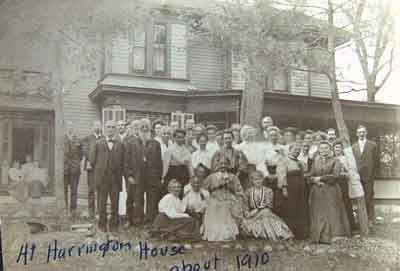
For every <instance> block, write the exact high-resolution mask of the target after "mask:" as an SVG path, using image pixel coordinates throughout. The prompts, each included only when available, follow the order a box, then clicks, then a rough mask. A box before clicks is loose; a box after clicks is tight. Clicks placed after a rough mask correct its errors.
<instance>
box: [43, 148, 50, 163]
mask: <svg viewBox="0 0 400 271" xmlns="http://www.w3.org/2000/svg"><path fill="white" fill-rule="evenodd" d="M48 157H49V145H48V144H43V146H42V167H47V162H48V159H47V158H48Z"/></svg>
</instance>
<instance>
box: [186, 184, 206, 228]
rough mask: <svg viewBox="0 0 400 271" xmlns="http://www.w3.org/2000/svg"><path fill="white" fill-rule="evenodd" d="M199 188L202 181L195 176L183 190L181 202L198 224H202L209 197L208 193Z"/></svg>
mask: <svg viewBox="0 0 400 271" xmlns="http://www.w3.org/2000/svg"><path fill="white" fill-rule="evenodd" d="M201 186H202V181H201V180H200V179H199V178H197V176H195V177H193V178H192V179H190V183H189V184H188V185H186V186H185V188H184V189H183V191H184V192H183V202H184V204H185V205H186V207H187V212H188V213H189V214H190V215H191V216H192V217H193V218H195V219H196V220H197V221H198V222H199V223H200V224H202V223H203V215H204V213H205V211H206V207H207V201H208V199H209V197H210V193H209V192H208V191H207V190H206V189H204V188H202V187H201Z"/></svg>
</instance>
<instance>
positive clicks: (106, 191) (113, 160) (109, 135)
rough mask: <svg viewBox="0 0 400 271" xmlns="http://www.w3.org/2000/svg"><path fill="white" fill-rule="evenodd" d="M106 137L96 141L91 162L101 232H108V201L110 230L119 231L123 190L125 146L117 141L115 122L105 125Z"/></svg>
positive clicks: (108, 122) (90, 157)
mask: <svg viewBox="0 0 400 271" xmlns="http://www.w3.org/2000/svg"><path fill="white" fill-rule="evenodd" d="M104 128H105V137H103V138H101V139H99V140H97V141H96V143H95V145H94V148H93V150H92V151H91V153H90V156H89V160H90V163H91V165H92V167H93V168H94V179H95V183H96V188H97V202H98V205H99V206H98V212H99V224H98V226H99V230H100V231H103V232H105V231H107V213H106V209H107V208H106V207H107V199H108V197H110V201H111V221H110V223H109V224H110V230H111V231H117V230H118V200H119V192H120V191H121V190H122V171H123V154H124V146H123V144H122V143H121V141H120V140H118V139H115V134H116V132H115V129H116V125H115V122H113V121H107V122H106V124H105V127H104Z"/></svg>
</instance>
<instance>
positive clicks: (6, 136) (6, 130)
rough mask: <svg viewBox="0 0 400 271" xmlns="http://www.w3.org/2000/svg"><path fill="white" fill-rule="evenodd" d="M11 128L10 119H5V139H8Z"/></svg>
mask: <svg viewBox="0 0 400 271" xmlns="http://www.w3.org/2000/svg"><path fill="white" fill-rule="evenodd" d="M9 129H10V124H9V123H8V121H5V122H4V123H3V140H8V134H9Z"/></svg>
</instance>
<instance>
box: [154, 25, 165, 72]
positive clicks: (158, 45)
mask: <svg viewBox="0 0 400 271" xmlns="http://www.w3.org/2000/svg"><path fill="white" fill-rule="evenodd" d="M166 49H167V27H166V26H165V25H162V24H156V25H154V49H153V50H154V52H153V69H154V72H155V73H165V72H166V52H167V50H166Z"/></svg>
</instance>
